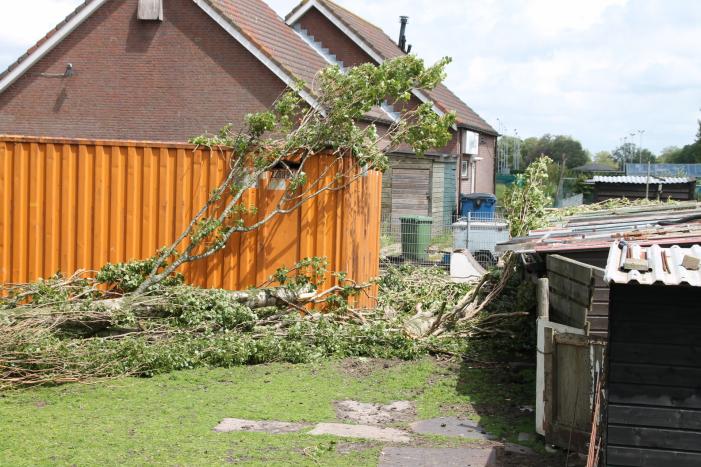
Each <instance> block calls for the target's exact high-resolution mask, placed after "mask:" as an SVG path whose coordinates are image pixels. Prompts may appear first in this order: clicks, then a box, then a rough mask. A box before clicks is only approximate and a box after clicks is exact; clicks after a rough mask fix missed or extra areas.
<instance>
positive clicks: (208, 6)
mask: <svg viewBox="0 0 701 467" xmlns="http://www.w3.org/2000/svg"><path fill="white" fill-rule="evenodd" d="M194 2H195V4H197V5H198V6H199V7H200V8H202V10H204V12H205V13H207V14H208V15H209V16H210V17H211V18H212V19H213V20H214V21H215V22H216V23H217V24H219V25H220V26H221V27H222V28H224V30H226V31H227V32H228V33H229V35H231V36H232V37H233V38H234V39H236V40H237V41H238V42H239V43H241V45H243V46H244V47H245V48H246V49H247V50H248V51H249V52H251V53H252V54H253V55H254V56H255V57H256V58H257V59H258V60H260V61H261V62H262V63H263V64H264V65H266V66H267V67H268V69H270V71H272V72H273V73H274V74H275V75H276V76H277V77H278V78H280V79H281V80H282V81H283V82H284V83H285V84H286V85H288V86H290V87H292V86H293V85H294V84H295V83H296V82H297V80H296V79H295V75H294V73H292V72H291V71H290V70H289V69H288V68H287V67H285V65H283V64H282V63H280V62H279V61H278V60H276V59H275V58H274V57H273V55H272V54H271V53H270V51H269V50H268V49H267V48H266V47H265V46H264V45H263V44H261V43H260V42H259V41H257V40H256V39H255V38H254V37H252V36H251V35H250V34H247V33H246V32H245V31H244V30H243V29H242V28H240V27H239V26H238V25H237V24H236V22H234V21H233V20H232V19H231V18H229V17H228V16H227V15H226V14H224V12H222V11H221V10H220V9H219V8H218V7H217V6H216V5H214V4H213V3H212V2H211V1H210V0H194ZM304 84H305V89H300V90H299V94H300V96H302V98H304V100H305V101H307V103H308V104H309V105H311V106H312V107H314V108H316V109H317V110H319V111H322V112H323V109H321V106H320V105H319V103H318V101H317V100H316V98H314V96H313V94H312V90H311V88H310V87H309V83H304Z"/></svg>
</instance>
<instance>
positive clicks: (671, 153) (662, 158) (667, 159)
mask: <svg viewBox="0 0 701 467" xmlns="http://www.w3.org/2000/svg"><path fill="white" fill-rule="evenodd" d="M681 151H682V148H680V147H679V146H667V147H665V148H663V149H662V152H660V155H659V157H658V158H657V161H658V162H660V163H668V164H672V163H673V162H672V161H674V160H676V159H677V158H678V157H679V153H681Z"/></svg>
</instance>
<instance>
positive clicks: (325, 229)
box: [0, 136, 382, 306]
mask: <svg viewBox="0 0 701 467" xmlns="http://www.w3.org/2000/svg"><path fill="white" fill-rule="evenodd" d="M225 157H226V156H225V155H223V154H222V153H221V152H220V151H218V150H209V149H204V148H199V149H196V148H195V147H194V146H192V145H188V144H170V143H152V142H132V141H89V140H78V139H75V140H74V139H71V140H68V139H55V138H32V137H21V136H0V282H2V283H10V282H11V283H21V282H29V281H34V280H36V279H38V278H40V277H49V276H51V275H53V274H55V273H56V272H58V271H61V272H63V273H72V272H74V271H76V270H78V269H86V270H97V269H99V268H100V267H102V266H103V265H104V264H105V263H108V262H111V263H116V262H125V261H129V260H133V259H139V258H148V257H150V256H152V255H154V253H155V252H156V251H157V249H158V248H160V247H163V246H166V245H169V244H171V243H172V242H173V241H174V239H175V238H176V236H177V235H179V234H180V233H181V232H182V231H183V230H184V229H185V227H186V226H187V224H188V223H189V222H190V220H191V219H192V217H193V216H194V212H195V211H196V210H198V209H199V208H200V207H201V206H202V205H203V204H204V202H205V200H206V198H207V196H208V194H209V193H210V192H211V191H212V190H213V189H214V188H215V187H216V186H217V185H218V184H219V183H220V182H221V181H222V180H223V178H224V176H225V162H226V161H225ZM332 161H333V158H332V157H331V156H327V155H318V156H315V157H314V158H313V159H312V160H311V161H310V165H309V166H308V167H307V173H308V175H309V179H310V180H313V179H314V177H315V175H316V174H319V173H321V171H320V169H322V168H323V167H326V166H327V165H328V164H329V163H331V162H332ZM332 172H333V171H329V173H327V174H326V175H325V176H327V177H333V176H335V173H332ZM268 184H269V179H268V178H266V179H263V180H261V181H260V183H259V185H258V188H257V189H251V190H249V191H248V192H247V193H246V195H245V197H246V201H245V202H246V203H247V204H248V205H255V206H257V207H258V209H259V211H258V214H257V216H259V217H260V216H263V215H265V213H266V210H270V209H272V208H273V207H274V205H275V203H276V201H277V199H279V198H278V197H279V195H280V193H281V191H279V190H275V189H274V186H270V187H269V186H268ZM381 185H382V174H380V173H378V172H369V173H368V174H367V175H366V176H363V177H361V178H359V179H357V180H356V181H354V182H353V183H352V184H350V185H349V186H348V187H346V188H345V189H343V190H341V191H329V192H324V193H322V194H321V195H320V196H319V197H317V198H315V199H312V200H311V201H309V202H307V203H306V204H304V205H303V206H302V207H300V208H299V209H297V210H295V211H293V212H291V213H289V214H285V215H281V216H279V217H277V218H275V220H273V221H271V222H269V223H267V224H265V225H264V227H263V228H261V229H259V230H257V231H253V232H249V233H246V234H235V235H234V236H233V237H232V238H231V240H230V241H229V244H228V245H227V247H226V248H225V249H224V250H222V251H220V252H218V253H217V254H215V255H213V256H211V257H209V258H207V259H205V260H201V261H197V262H194V263H190V264H186V265H183V267H182V270H181V271H180V272H182V273H183V274H184V275H185V277H186V280H187V281H188V282H189V283H192V284H195V285H199V286H202V287H210V288H225V289H230V290H241V289H246V288H249V287H254V286H257V285H260V284H262V283H264V282H265V281H266V280H267V279H268V277H269V276H270V274H272V273H273V272H274V271H275V270H276V269H277V268H279V267H281V266H292V265H293V264H294V263H296V262H297V261H299V260H300V259H301V258H305V257H311V256H323V257H326V258H327V259H328V262H329V270H330V271H343V272H347V273H348V277H349V278H350V279H353V280H355V281H357V282H360V283H362V282H366V281H367V280H369V279H371V278H372V277H375V276H376V275H377V274H378V267H379V229H380V192H381ZM268 212H269V211H268ZM252 220H255V219H252ZM331 283H332V279H329V283H328V284H327V285H331ZM359 304H360V305H363V306H371V305H372V301H371V300H370V299H368V298H364V299H362V300H361V302H360V303H359Z"/></svg>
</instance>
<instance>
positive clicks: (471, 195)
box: [461, 193, 497, 201]
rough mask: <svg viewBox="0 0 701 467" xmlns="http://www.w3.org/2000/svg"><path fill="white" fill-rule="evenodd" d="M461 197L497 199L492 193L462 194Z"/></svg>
mask: <svg viewBox="0 0 701 467" xmlns="http://www.w3.org/2000/svg"><path fill="white" fill-rule="evenodd" d="M461 199H481V200H491V201H496V200H497V197H496V196H495V195H493V194H491V193H470V194H467V195H462V196H461Z"/></svg>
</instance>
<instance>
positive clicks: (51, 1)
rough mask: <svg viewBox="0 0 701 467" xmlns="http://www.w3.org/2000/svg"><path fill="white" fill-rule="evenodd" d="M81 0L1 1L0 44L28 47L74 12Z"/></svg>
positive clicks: (0, 45) (1, 45)
mask: <svg viewBox="0 0 701 467" xmlns="http://www.w3.org/2000/svg"><path fill="white" fill-rule="evenodd" d="M81 3H82V0H22V1H16V0H15V1H8V0H5V1H3V2H2V3H1V4H0V18H4V19H5V21H3V24H2V28H0V47H2V48H4V47H7V46H22V47H24V48H28V47H29V46H30V45H31V44H33V43H35V42H36V41H37V40H39V39H40V38H41V37H42V36H43V35H44V34H46V33H47V32H48V31H49V30H51V29H52V28H53V27H54V26H56V25H57V24H58V23H59V22H61V21H62V20H63V18H65V17H66V16H68V14H69V13H70V12H71V11H73V10H74V9H75V8H76V7H77V6H78V5H80V4H81Z"/></svg>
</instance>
